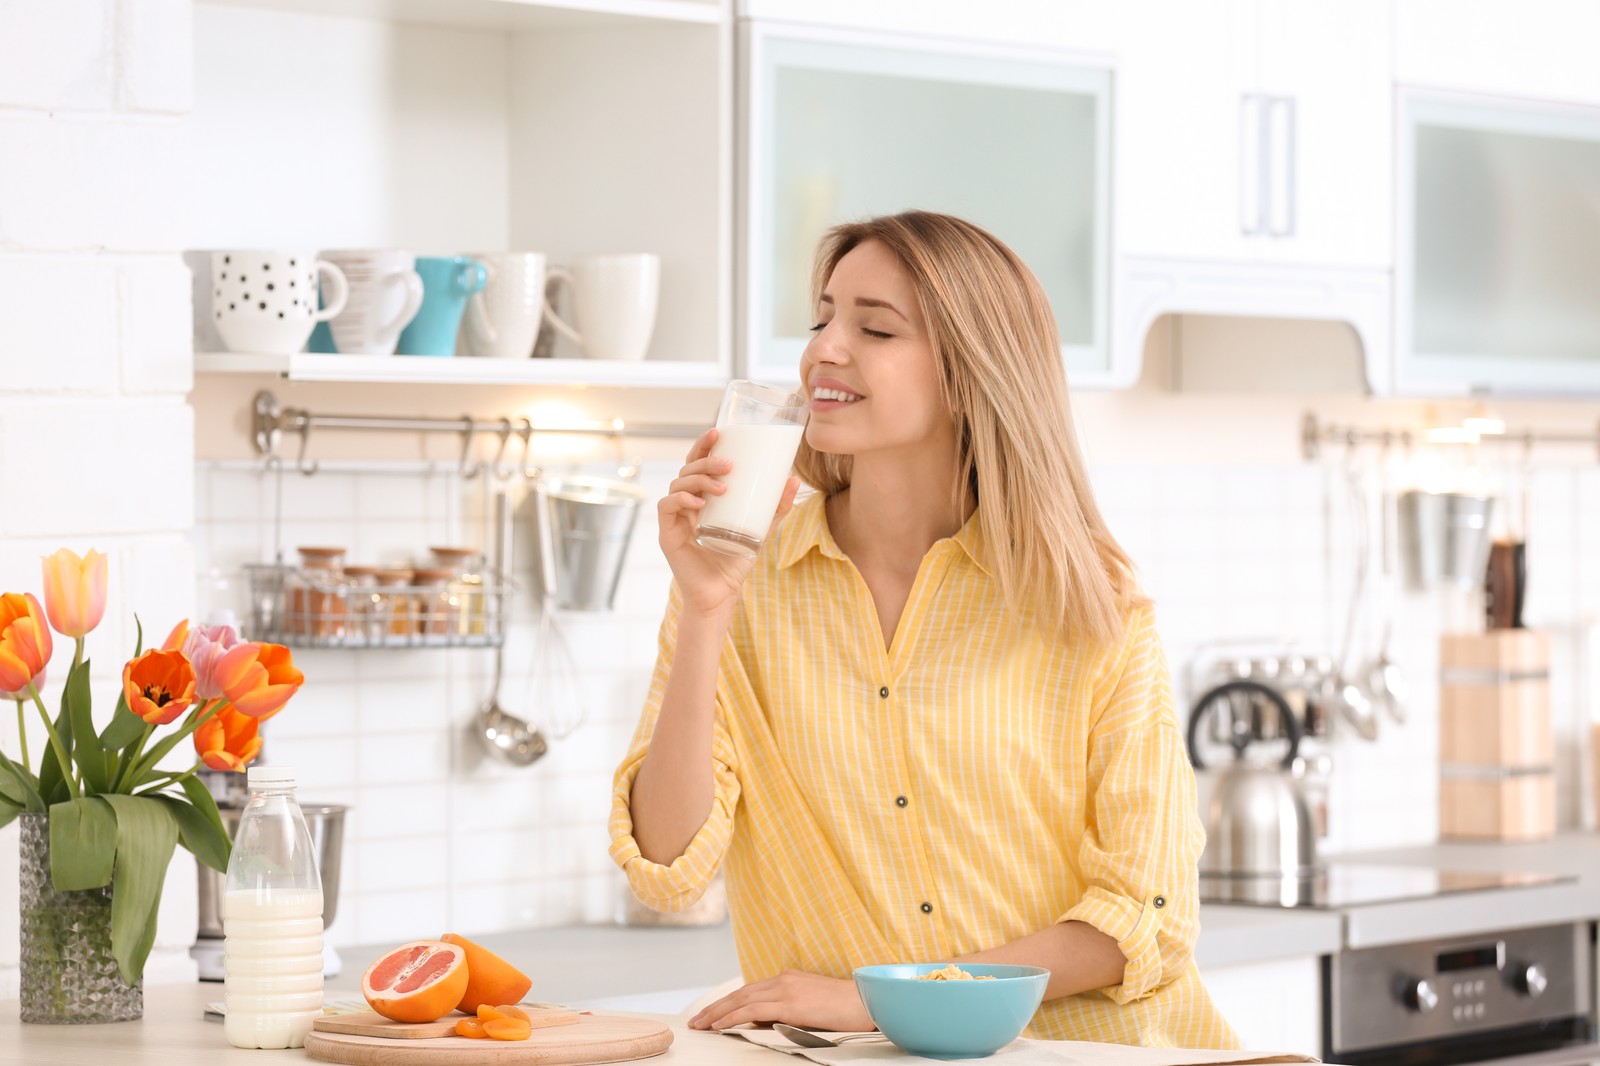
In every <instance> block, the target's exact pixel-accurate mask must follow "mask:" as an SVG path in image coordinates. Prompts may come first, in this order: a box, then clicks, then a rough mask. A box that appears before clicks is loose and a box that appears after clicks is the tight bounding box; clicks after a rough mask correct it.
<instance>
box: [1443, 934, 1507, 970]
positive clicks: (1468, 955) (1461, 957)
mask: <svg viewBox="0 0 1600 1066" xmlns="http://www.w3.org/2000/svg"><path fill="white" fill-rule="evenodd" d="M1505 957H1506V945H1505V942H1504V941H1499V942H1497V943H1494V944H1481V945H1478V946H1476V947H1470V948H1460V949H1458V950H1456V951H1445V952H1441V953H1440V954H1439V955H1438V956H1437V958H1436V962H1435V965H1436V966H1437V970H1436V971H1435V972H1437V973H1452V972H1454V971H1457V970H1482V969H1495V970H1498V969H1500V968H1501V967H1502V966H1503V965H1504V960H1505Z"/></svg>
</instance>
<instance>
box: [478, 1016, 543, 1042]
mask: <svg viewBox="0 0 1600 1066" xmlns="http://www.w3.org/2000/svg"><path fill="white" fill-rule="evenodd" d="M483 1031H484V1032H486V1033H488V1034H489V1035H490V1036H491V1037H493V1038H494V1039H495V1040H526V1039H528V1036H529V1035H530V1034H531V1033H532V1032H533V1027H532V1026H530V1025H529V1024H528V1023H527V1022H525V1021H522V1020H521V1019H520V1018H491V1019H490V1020H489V1021H486V1022H484V1023H483Z"/></svg>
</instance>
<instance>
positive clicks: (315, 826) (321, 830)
mask: <svg viewBox="0 0 1600 1066" xmlns="http://www.w3.org/2000/svg"><path fill="white" fill-rule="evenodd" d="M349 809H350V808H349V807H346V806H344V805H343V804H338V803H304V804H301V806H300V813H301V814H303V815H305V819H306V828H307V829H309V830H310V831H311V843H312V846H313V847H314V848H315V849H316V855H317V873H318V874H319V875H321V878H322V929H323V933H324V936H323V940H322V975H323V976H324V977H337V976H338V975H339V971H340V970H341V968H342V967H343V960H341V959H340V958H339V953H338V951H336V950H334V947H333V944H332V943H331V942H329V940H328V938H327V936H326V933H327V930H328V928H329V927H330V926H332V925H333V920H334V918H335V917H336V916H337V915H338V913H339V866H340V857H341V856H342V855H343V854H344V816H345V812H346V811H348V810H349ZM217 813H218V814H219V815H221V817H222V827H223V829H225V830H227V832H228V839H229V840H232V839H233V835H234V832H235V830H237V829H238V828H239V815H240V814H242V813H243V810H242V809H241V808H239V807H231V806H220V807H218V809H217ZM196 866H197V869H198V871H199V879H200V880H199V885H198V889H197V898H196V903H197V907H196V909H197V911H198V919H199V920H198V930H197V936H196V938H195V943H194V947H192V948H190V949H189V954H190V956H191V957H192V958H193V959H194V960H195V963H196V964H197V966H198V968H199V971H200V979H201V980H202V981H220V980H222V977H223V972H222V883H223V875H222V874H221V873H219V872H218V871H216V870H213V869H212V868H211V867H209V866H207V865H205V864H204V863H198V864H196Z"/></svg>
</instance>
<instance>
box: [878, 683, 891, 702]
mask: <svg viewBox="0 0 1600 1066" xmlns="http://www.w3.org/2000/svg"><path fill="white" fill-rule="evenodd" d="M878 698H879V699H884V700H886V699H888V698H889V686H888V685H885V686H883V687H882V688H880V689H879V690H878Z"/></svg>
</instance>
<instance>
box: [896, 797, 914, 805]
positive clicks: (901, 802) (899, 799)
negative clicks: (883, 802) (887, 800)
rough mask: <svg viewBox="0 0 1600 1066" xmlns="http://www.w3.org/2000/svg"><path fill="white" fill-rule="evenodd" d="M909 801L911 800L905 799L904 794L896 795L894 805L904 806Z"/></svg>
mask: <svg viewBox="0 0 1600 1066" xmlns="http://www.w3.org/2000/svg"><path fill="white" fill-rule="evenodd" d="M910 802H911V801H910V800H908V799H906V798H905V797H904V796H896V797H895V798H894V805H895V806H896V807H904V806H905V805H906V804H908V803H910Z"/></svg>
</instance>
